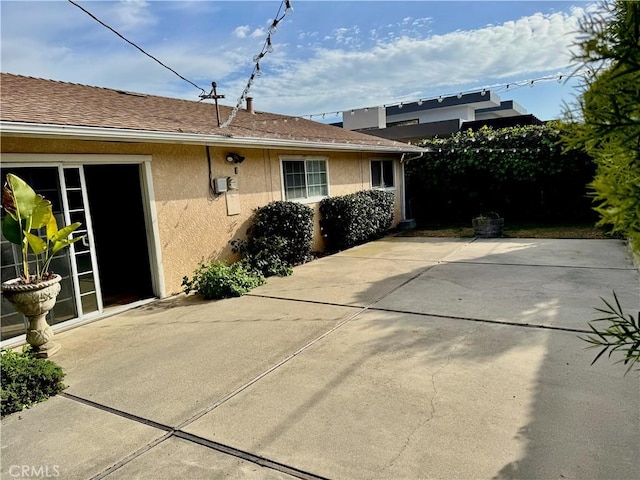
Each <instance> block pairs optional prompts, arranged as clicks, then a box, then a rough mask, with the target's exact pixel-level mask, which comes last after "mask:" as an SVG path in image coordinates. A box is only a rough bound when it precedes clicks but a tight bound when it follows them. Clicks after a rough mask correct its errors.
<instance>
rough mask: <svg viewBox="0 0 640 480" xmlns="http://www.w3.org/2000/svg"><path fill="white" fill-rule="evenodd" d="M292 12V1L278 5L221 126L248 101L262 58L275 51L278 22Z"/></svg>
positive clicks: (258, 73)
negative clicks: (264, 37)
mask: <svg viewBox="0 0 640 480" xmlns="http://www.w3.org/2000/svg"><path fill="white" fill-rule="evenodd" d="M283 6H284V12H283V11H282V7H283ZM281 12H282V15H280V13H281ZM291 13H293V7H291V1H290V0H283V1H282V2H280V7H278V13H276V16H275V18H274V19H273V21H272V22H271V26H270V27H269V31H268V34H267V38H266V39H265V41H264V44H263V45H262V49H261V50H260V52H259V53H258V54H257V55H255V56H254V57H253V62H254V63H255V65H254V67H253V71H252V72H251V75H250V76H249V80H247V85H246V86H245V88H244V90H243V91H242V94H241V95H240V97H239V98H238V102H237V103H236V106H235V107H233V110H231V113H230V114H229V118H227V120H226V121H225V122H224V123H223V124H222V125H220V127H221V128H226V127H228V126H229V125H231V122H233V119H234V118H236V115H237V114H238V110H240V107H241V106H242V104H243V103H244V102H245V101H246V99H247V96H248V95H249V90H250V89H251V87H252V85H253V83H254V81H255V79H256V77H259V76H260V75H262V70H261V69H260V60H262V59H263V58H264V56H265V55H266V54H267V53H273V43H272V41H271V36H272V35H273V34H274V33H276V30H277V28H278V24H279V23H280V22H281V21H282V20H283V19H284V17H286V16H287V15H288V14H291ZM309 118H311V117H309Z"/></svg>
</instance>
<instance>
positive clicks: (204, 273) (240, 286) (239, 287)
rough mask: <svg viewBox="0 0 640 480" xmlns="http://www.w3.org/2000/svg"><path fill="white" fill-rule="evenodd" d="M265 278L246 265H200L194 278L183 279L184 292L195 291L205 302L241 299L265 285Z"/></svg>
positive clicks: (214, 263)
mask: <svg viewBox="0 0 640 480" xmlns="http://www.w3.org/2000/svg"><path fill="white" fill-rule="evenodd" d="M264 281H265V280H264V277H263V276H262V275H261V274H259V273H257V272H255V271H253V270H251V269H250V268H249V267H247V266H246V265H245V264H244V263H242V262H238V263H234V264H233V265H225V264H224V263H221V262H212V263H209V264H205V263H203V262H201V263H200V265H199V266H198V268H197V269H196V271H195V272H194V274H193V278H192V279H191V280H189V278H188V277H184V278H183V279H182V286H183V287H184V292H185V293H189V292H191V291H195V292H196V293H199V294H200V295H202V296H203V297H204V298H205V300H212V299H219V298H229V297H239V296H241V295H244V294H245V293H248V292H249V291H250V290H251V289H252V288H255V287H257V286H260V285H262V284H263V283H264Z"/></svg>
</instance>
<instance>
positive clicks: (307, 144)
mask: <svg viewBox="0 0 640 480" xmlns="http://www.w3.org/2000/svg"><path fill="white" fill-rule="evenodd" d="M0 134H1V135H5V136H16V137H17V136H20V137H32V138H59V139H76V140H95V141H121V142H144V143H172V144H186V145H210V146H220V147H225V146H228V147H231V146H236V147H246V148H278V149H285V150H323V151H328V150H329V151H335V150H339V151H358V152H362V151H370V152H380V153H408V152H421V151H423V149H422V148H420V147H417V146H414V145H403V144H401V145H400V146H398V147H391V146H389V145H371V144H362V143H344V142H334V141H332V142H314V141H310V140H293V139H277V138H260V137H238V136H232V135H228V136H221V135H207V134H198V133H183V132H160V131H150V130H133V129H119V128H105V127H85V126H77V125H54V124H41V123H27V122H10V121H4V120H3V121H0Z"/></svg>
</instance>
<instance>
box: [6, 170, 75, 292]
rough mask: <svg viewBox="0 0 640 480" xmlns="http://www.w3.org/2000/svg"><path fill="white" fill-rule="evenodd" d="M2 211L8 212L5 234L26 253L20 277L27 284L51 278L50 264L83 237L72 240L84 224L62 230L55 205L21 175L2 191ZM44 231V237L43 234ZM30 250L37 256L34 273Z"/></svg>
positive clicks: (9, 180) (11, 178)
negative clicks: (30, 267)
mask: <svg viewBox="0 0 640 480" xmlns="http://www.w3.org/2000/svg"><path fill="white" fill-rule="evenodd" d="M2 208H3V209H4V210H5V212H6V213H7V214H6V215H5V217H4V219H3V220H2V233H3V235H4V237H5V238H6V239H7V240H8V241H9V242H11V243H13V244H15V245H18V246H19V247H20V249H21V252H22V274H21V275H20V278H21V281H22V283H24V284H37V283H40V282H42V281H44V280H47V279H48V278H49V277H51V276H52V274H51V273H50V272H49V264H50V263H51V260H52V259H53V257H54V256H55V254H56V253H58V252H59V251H60V250H62V249H63V248H65V247H68V246H69V245H71V244H72V243H74V242H77V241H78V240H80V239H82V238H83V237H76V238H69V235H71V233H72V232H74V231H75V230H76V229H77V228H78V227H79V226H80V225H81V224H80V222H75V223H72V224H71V225H67V226H66V227H63V228H61V229H58V224H57V222H56V218H55V216H54V214H53V210H52V206H51V202H50V201H49V200H47V199H45V198H44V197H43V196H42V195H39V194H37V193H36V192H35V191H34V190H33V189H32V188H31V187H30V186H29V185H28V184H27V183H26V182H25V181H24V180H22V179H21V178H20V177H18V176H17V175H14V174H11V173H9V174H7V177H6V183H5V184H4V186H3V188H2ZM42 229H44V230H45V233H44V237H43V236H41V235H39V233H40V231H41V230H42ZM29 251H31V253H32V254H33V256H34V257H35V273H33V274H32V273H31V272H30V270H29Z"/></svg>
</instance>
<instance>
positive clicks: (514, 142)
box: [405, 122, 596, 224]
mask: <svg viewBox="0 0 640 480" xmlns="http://www.w3.org/2000/svg"><path fill="white" fill-rule="evenodd" d="M560 127H561V125H560V124H559V123H557V122H549V123H547V124H546V125H541V126H537V125H531V126H524V127H508V128H499V129H493V128H490V127H483V128H481V129H479V130H476V131H473V130H466V131H461V132H458V133H456V134H454V135H452V136H451V137H447V138H433V139H429V140H424V142H423V144H422V145H423V146H424V147H427V148H429V150H430V152H428V153H426V154H425V156H424V158H421V159H418V160H412V161H410V162H408V163H407V164H406V167H405V173H406V177H407V198H408V199H409V202H410V206H411V209H412V215H413V217H414V218H415V219H416V220H417V221H418V222H419V223H421V224H442V223H466V224H468V223H469V222H470V221H471V218H473V217H474V216H476V215H477V214H478V213H480V212H482V211H496V212H500V213H501V214H502V216H503V217H505V218H507V219H508V221H509V222H510V223H513V222H545V223H554V222H555V223H562V222H591V221H594V222H595V219H596V218H595V215H594V213H593V211H592V209H591V200H590V199H589V197H588V188H587V184H588V183H589V182H590V181H591V179H592V178H593V174H594V172H595V164H594V162H593V160H592V159H591V157H590V156H589V155H587V154H586V153H585V152H584V150H582V149H576V150H574V151H571V152H565V151H563V146H562V144H561V128H560Z"/></svg>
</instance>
